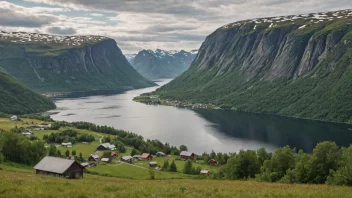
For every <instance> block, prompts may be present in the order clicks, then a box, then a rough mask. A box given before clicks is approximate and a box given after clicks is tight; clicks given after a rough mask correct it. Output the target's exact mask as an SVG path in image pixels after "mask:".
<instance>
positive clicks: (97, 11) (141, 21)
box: [0, 0, 352, 53]
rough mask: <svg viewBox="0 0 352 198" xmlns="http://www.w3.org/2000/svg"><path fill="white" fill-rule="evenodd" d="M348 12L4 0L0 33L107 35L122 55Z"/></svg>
mask: <svg viewBox="0 0 352 198" xmlns="http://www.w3.org/2000/svg"><path fill="white" fill-rule="evenodd" d="M347 8H352V1H351V0H7V1H0V29H2V30H5V31H27V32H40V33H50V34H62V35H73V34H78V35H92V34H93V35H102V36H108V37H111V38H114V39H115V40H116V41H117V43H118V45H119V47H120V48H121V49H122V50H123V52H124V53H136V52H138V51H139V50H141V49H157V48H160V49H167V50H171V49H175V50H180V49H184V50H192V49H197V48H199V46H200V45H201V43H202V42H203V41H204V39H205V37H206V36H207V35H208V34H210V33H211V32H213V31H214V30H216V29H217V28H218V27H220V26H222V25H225V24H227V23H231V22H235V21H237V20H243V19H250V18H257V17H268V16H279V15H289V14H303V13H310V12H318V11H332V10H339V9H347Z"/></svg>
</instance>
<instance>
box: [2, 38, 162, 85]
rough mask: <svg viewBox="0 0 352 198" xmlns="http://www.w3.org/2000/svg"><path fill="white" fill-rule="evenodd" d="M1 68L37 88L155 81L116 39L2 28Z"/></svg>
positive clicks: (139, 83) (147, 83)
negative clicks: (139, 69) (143, 73)
mask: <svg viewBox="0 0 352 198" xmlns="http://www.w3.org/2000/svg"><path fill="white" fill-rule="evenodd" d="M0 56H1V59H0V70H2V71H4V72H5V73H8V74H9V75H11V76H13V77H14V78H16V79H18V80H20V81H22V82H23V83H25V84H26V85H27V86H28V87H29V88H31V89H33V90H35V91H37V92H72V91H92V90H124V89H133V88H142V87H148V86H153V85H155V84H154V83H153V82H151V81H149V80H147V79H145V78H144V77H142V76H141V75H140V74H139V73H138V72H137V71H136V70H135V69H133V68H132V66H131V65H130V64H129V63H128V61H127V60H126V58H125V56H124V55H123V54H122V52H121V50H120V49H119V48H118V46H117V44H116V42H115V40H113V39H110V38H107V37H102V36H58V35H48V34H37V33H26V32H4V31H1V32H0Z"/></svg>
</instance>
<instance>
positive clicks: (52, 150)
mask: <svg viewBox="0 0 352 198" xmlns="http://www.w3.org/2000/svg"><path fill="white" fill-rule="evenodd" d="M49 156H53V157H55V156H56V147H55V146H54V145H50V147H49Z"/></svg>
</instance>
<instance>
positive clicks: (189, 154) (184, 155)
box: [180, 151, 195, 159]
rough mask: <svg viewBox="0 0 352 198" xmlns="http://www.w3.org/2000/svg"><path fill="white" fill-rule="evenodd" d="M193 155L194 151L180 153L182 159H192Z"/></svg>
mask: <svg viewBox="0 0 352 198" xmlns="http://www.w3.org/2000/svg"><path fill="white" fill-rule="evenodd" d="M194 156H195V155H194V153H192V152H188V151H182V152H181V153H180V157H181V158H182V159H194Z"/></svg>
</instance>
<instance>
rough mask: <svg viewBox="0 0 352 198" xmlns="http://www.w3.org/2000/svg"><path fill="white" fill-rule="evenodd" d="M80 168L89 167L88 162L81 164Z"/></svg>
mask: <svg viewBox="0 0 352 198" xmlns="http://www.w3.org/2000/svg"><path fill="white" fill-rule="evenodd" d="M81 166H83V167H84V168H85V167H89V163H88V162H83V163H81Z"/></svg>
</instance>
